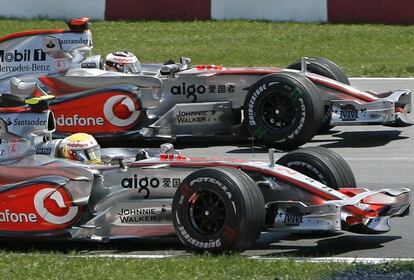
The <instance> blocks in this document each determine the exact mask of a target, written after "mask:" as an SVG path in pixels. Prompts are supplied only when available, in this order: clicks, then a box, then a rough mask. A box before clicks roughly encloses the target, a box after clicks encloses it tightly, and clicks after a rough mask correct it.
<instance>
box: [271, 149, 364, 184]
mask: <svg viewBox="0 0 414 280" xmlns="http://www.w3.org/2000/svg"><path fill="white" fill-rule="evenodd" d="M276 163H277V164H280V165H283V166H287V167H289V168H291V169H293V170H296V171H298V172H300V173H302V174H304V175H306V176H308V177H310V178H312V179H314V180H317V181H319V182H321V183H322V184H324V185H326V186H328V187H330V188H333V189H339V188H355V187H356V181H355V176H354V174H353V172H352V170H351V167H350V166H349V165H348V163H347V162H346V161H345V160H344V159H343V158H342V157H341V156H340V155H338V154H337V153H335V152H333V151H331V150H328V149H325V148H322V147H311V148H304V149H299V150H296V151H292V152H290V153H288V154H286V155H284V156H283V157H281V158H280V159H279V160H278V161H277V162H276Z"/></svg>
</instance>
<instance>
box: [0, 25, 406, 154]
mask: <svg viewBox="0 0 414 280" xmlns="http://www.w3.org/2000/svg"><path fill="white" fill-rule="evenodd" d="M76 38H78V39H76ZM91 48H92V38H91V32H90V30H89V25H88V19H78V20H73V21H71V23H70V30H66V31H62V30H60V31H50V30H49V31H48V30H47V31H33V32H31V33H30V32H29V33H27V32H25V33H18V34H12V35H9V36H6V37H3V38H0V62H1V67H2V69H7V70H8V71H6V72H4V71H2V72H0V87H1V88H3V90H4V91H8V90H9V91H10V90H11V91H12V93H13V94H16V95H21V96H28V95H31V94H34V93H36V90H35V87H34V85H33V84H30V83H25V82H24V81H28V80H32V81H33V79H34V78H37V77H40V78H39V80H40V82H41V87H43V88H46V89H47V90H48V91H49V93H51V94H53V95H55V96H56V99H55V100H54V101H52V103H51V108H52V110H53V112H54V113H55V116H56V119H57V129H56V133H55V136H60V137H62V136H65V135H68V134H70V133H74V132H87V133H91V134H93V135H94V136H95V137H98V138H100V139H111V140H118V139H125V138H132V139H153V138H162V139H169V140H171V141H173V140H174V139H176V138H180V137H194V136H198V137H204V138H205V137H210V136H211V137H217V136H224V137H240V138H244V139H248V138H252V137H254V139H256V143H261V144H265V145H268V146H270V147H277V148H280V149H292V148H296V147H298V146H300V145H302V144H304V143H306V142H308V141H310V140H311V139H312V137H313V136H314V135H316V134H317V133H318V132H319V131H320V130H321V129H322V130H324V129H329V127H332V126H338V125H361V124H384V125H395V126H404V125H410V124H411V122H410V121H409V119H408V117H407V115H408V114H409V113H410V112H411V93H410V91H408V90H393V91H389V92H386V93H375V92H368V91H361V90H358V89H355V88H353V87H351V86H350V85H349V81H348V79H347V77H346V76H345V74H344V72H343V71H342V70H341V69H340V68H339V67H338V66H337V65H335V64H334V63H333V62H331V61H329V60H327V59H323V58H309V59H303V60H302V61H298V62H296V63H293V64H292V65H290V66H288V68H287V69H282V68H270V67H238V68H235V67H222V66H214V65H198V66H195V67H191V66H190V64H189V63H190V59H186V58H183V59H181V61H180V63H169V64H167V65H162V64H141V65H137V66H138V67H134V69H136V70H137V71H135V73H128V74H125V73H118V72H110V71H105V70H102V69H99V67H100V64H101V63H100V56H88V55H87V54H88V53H89V51H90V50H91ZM30 65H31V67H29V66H30ZM35 66H36V67H35ZM41 66H42V67H41ZM46 68H47V69H46ZM138 69H139V71H138ZM10 80H11V88H10V85H9V82H10ZM22 80H23V81H22ZM112 142H115V141H112Z"/></svg>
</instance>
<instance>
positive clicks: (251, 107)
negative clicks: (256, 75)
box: [247, 85, 267, 125]
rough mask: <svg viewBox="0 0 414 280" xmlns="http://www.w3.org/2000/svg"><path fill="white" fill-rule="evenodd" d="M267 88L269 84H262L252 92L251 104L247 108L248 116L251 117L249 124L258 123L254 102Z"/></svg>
mask: <svg viewBox="0 0 414 280" xmlns="http://www.w3.org/2000/svg"><path fill="white" fill-rule="evenodd" d="M266 89H267V85H262V86H260V87H259V88H258V89H256V91H255V92H254V93H253V94H252V96H251V97H250V100H249V105H248V108H247V113H248V118H249V124H250V125H256V121H255V120H254V109H253V108H254V104H255V102H256V99H257V97H259V95H260V94H261V93H262V92H263V91H264V90H266Z"/></svg>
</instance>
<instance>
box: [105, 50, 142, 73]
mask: <svg viewBox="0 0 414 280" xmlns="http://www.w3.org/2000/svg"><path fill="white" fill-rule="evenodd" d="M105 70H107V71H115V72H121V73H132V74H140V73H141V72H142V69H141V64H140V63H139V60H138V58H137V57H136V56H135V55H134V54H133V53H132V52H128V51H118V52H113V53H110V54H108V55H107V56H106V61H105Z"/></svg>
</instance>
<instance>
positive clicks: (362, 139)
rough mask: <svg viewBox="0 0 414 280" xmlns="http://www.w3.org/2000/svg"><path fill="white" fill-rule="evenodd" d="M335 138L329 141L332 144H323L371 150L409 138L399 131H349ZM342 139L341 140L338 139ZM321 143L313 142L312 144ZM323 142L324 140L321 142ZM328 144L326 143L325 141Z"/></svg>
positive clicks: (325, 145) (330, 146)
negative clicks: (371, 148)
mask: <svg viewBox="0 0 414 280" xmlns="http://www.w3.org/2000/svg"><path fill="white" fill-rule="evenodd" d="M332 136H334V137H335V138H333V139H332V140H331V139H330V140H329V141H330V142H332V143H329V144H321V146H322V147H325V148H369V147H380V146H385V145H386V144H388V143H390V142H392V141H398V140H404V139H407V138H408V137H406V136H401V131H398V130H381V131H347V132H341V133H337V134H333V135H332ZM336 138H341V139H336ZM315 142H319V141H312V143H315ZM320 142H322V140H321V141H320ZM323 142H326V141H323Z"/></svg>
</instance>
